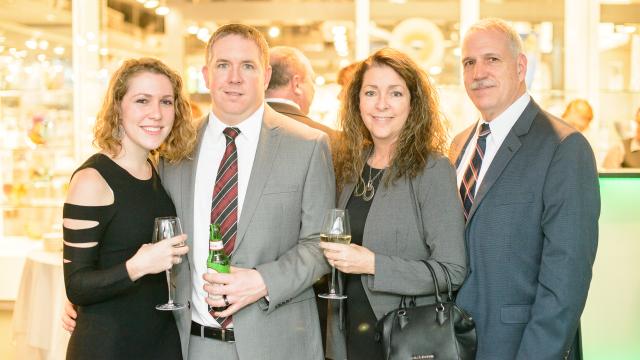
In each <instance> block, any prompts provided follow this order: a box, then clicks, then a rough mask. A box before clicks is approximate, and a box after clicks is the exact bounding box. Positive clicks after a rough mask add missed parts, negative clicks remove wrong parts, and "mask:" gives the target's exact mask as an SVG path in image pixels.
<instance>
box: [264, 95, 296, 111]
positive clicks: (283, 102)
mask: <svg viewBox="0 0 640 360" xmlns="http://www.w3.org/2000/svg"><path fill="white" fill-rule="evenodd" d="M264 101H266V102H268V103H270V102H272V103H281V104H287V105H291V106H293V107H295V108H296V109H298V110H302V109H301V108H300V105H298V104H296V103H295V102H293V101H291V100H289V99H283V98H266V99H265V100H264Z"/></svg>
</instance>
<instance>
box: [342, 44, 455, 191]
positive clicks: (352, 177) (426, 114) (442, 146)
mask: <svg viewBox="0 0 640 360" xmlns="http://www.w3.org/2000/svg"><path fill="white" fill-rule="evenodd" d="M373 66H388V67H390V68H392V69H393V70H394V71H395V72H396V73H397V74H398V75H399V76H400V77H401V78H402V79H403V80H404V81H405V83H406V85H407V88H408V89H409V94H410V95H411V100H410V103H409V106H410V112H409V116H408V117H407V121H406V122H405V124H404V126H403V127H402V130H401V131H400V135H399V136H398V140H397V142H396V144H395V146H394V150H393V154H392V157H391V163H390V164H389V168H388V171H386V172H385V174H384V183H385V185H389V184H390V183H393V182H394V181H396V180H398V179H401V178H403V177H408V178H414V177H415V176H416V175H418V173H420V171H422V169H424V167H425V165H426V163H427V159H428V157H429V155H430V154H431V153H438V154H444V153H445V151H446V143H447V137H446V132H445V128H444V126H443V124H442V118H441V113H440V110H439V105H438V98H437V93H436V90H435V89H434V87H433V86H432V85H431V82H430V81H429V78H428V76H427V74H426V73H425V72H424V71H423V70H421V69H420V68H419V67H418V65H417V64H416V63H415V62H414V61H413V60H411V59H410V58H409V56H407V55H406V54H404V53H402V52H400V51H398V50H394V49H391V48H385V49H381V50H378V51H376V52H375V53H374V54H373V55H371V56H369V58H367V59H366V60H364V61H363V62H361V63H360V64H359V66H358V68H357V69H356V71H355V73H354V75H353V79H352V80H351V82H350V83H349V87H348V88H347V93H346V98H345V101H344V102H343V104H342V108H341V110H340V124H341V127H342V132H341V134H340V139H339V141H338V146H337V150H336V154H335V161H334V167H335V171H336V181H337V183H338V188H342V187H343V186H344V184H346V183H349V182H355V181H356V179H357V178H358V177H359V176H360V172H361V171H362V168H363V166H364V163H365V161H367V159H365V154H367V153H369V151H370V149H371V146H372V145H373V139H372V138H371V134H370V133H369V130H368V129H367V128H366V127H365V125H364V122H363V121H362V115H361V114H360V93H361V89H362V82H363V78H364V75H365V73H366V72H367V70H368V69H369V68H371V67H373Z"/></svg>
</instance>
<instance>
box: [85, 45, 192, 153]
mask: <svg viewBox="0 0 640 360" xmlns="http://www.w3.org/2000/svg"><path fill="white" fill-rule="evenodd" d="M142 72H149V73H153V74H160V75H164V76H166V77H167V78H168V79H169V81H170V82H171V86H172V87H173V96H174V110H175V119H174V122H173V128H172V129H171V132H170V133H169V136H168V137H167V138H166V139H165V141H164V142H163V143H162V145H160V147H159V148H158V149H156V150H153V151H152V152H151V154H152V156H155V155H160V156H162V157H164V158H165V159H167V160H169V162H176V161H178V160H180V159H183V158H185V157H187V156H189V155H190V154H191V152H192V151H193V149H194V147H195V143H196V129H195V127H194V124H193V121H192V118H191V107H190V104H189V99H188V98H187V96H186V95H185V92H184V86H183V83H182V78H181V77H180V75H178V73H176V72H175V71H173V70H172V69H171V68H169V67H168V66H167V65H165V64H164V63H163V62H162V61H160V60H158V59H154V58H148V57H143V58H139V59H129V60H125V61H124V62H123V63H122V65H121V66H120V67H119V68H118V70H116V72H115V73H114V74H113V76H112V77H111V80H110V81H109V87H108V88H107V92H106V95H105V97H104V100H103V102H102V107H101V108H100V111H99V112H98V118H97V119H96V124H95V127H94V129H93V134H94V140H93V143H94V145H96V146H97V147H98V148H100V149H102V150H105V151H106V152H108V153H110V154H117V153H119V152H120V149H121V148H122V141H121V139H120V138H119V137H118V136H114V134H117V133H118V132H119V131H120V130H119V126H120V125H121V121H122V120H121V119H120V111H121V106H122V99H123V98H124V95H125V94H126V93H127V91H128V90H129V80H130V79H131V78H133V77H134V76H136V75H138V74H139V73H142Z"/></svg>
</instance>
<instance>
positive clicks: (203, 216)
mask: <svg viewBox="0 0 640 360" xmlns="http://www.w3.org/2000/svg"><path fill="white" fill-rule="evenodd" d="M263 114H264V105H262V106H260V107H259V108H258V110H256V112H254V113H253V114H252V115H251V116H249V117H248V118H247V119H246V120H244V121H242V122H241V123H239V124H238V125H235V126H234V127H237V128H238V129H240V134H239V135H238V136H237V137H236V139H235V143H236V149H237V153H238V219H240V213H241V212H242V205H243V204H244V197H245V195H246V193H247V187H248V185H249V176H250V175H251V169H252V168H253V159H254V158H255V154H256V149H257V147H258V140H259V138H260V129H261V127H262V116H263ZM227 127H228V126H227V125H226V124H224V123H223V122H221V121H220V120H219V119H218V118H217V117H216V116H215V115H214V114H213V112H210V113H209V120H208V123H207V127H206V129H205V130H204V135H203V137H202V145H200V152H199V154H198V159H197V169H196V181H195V194H194V199H193V236H194V238H193V259H192V260H193V264H191V277H192V280H193V281H192V282H193V288H192V290H191V309H192V311H191V319H192V320H193V321H195V322H197V323H199V324H202V325H205V326H215V327H220V325H219V324H218V323H217V322H216V321H215V320H214V319H213V317H211V315H209V311H208V307H207V303H206V302H205V300H204V299H205V297H206V296H207V293H206V292H205V291H204V289H203V286H204V284H205V282H204V279H202V275H203V274H204V273H206V272H207V257H208V256H209V224H210V223H211V201H212V196H213V187H214V185H215V183H216V175H217V174H218V167H219V165H220V161H221V160H222V156H223V155H224V150H225V148H226V147H227V141H226V138H225V136H224V134H223V133H222V131H223V130H224V129H225V128H227Z"/></svg>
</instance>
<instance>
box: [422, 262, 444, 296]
mask: <svg viewBox="0 0 640 360" xmlns="http://www.w3.org/2000/svg"><path fill="white" fill-rule="evenodd" d="M420 261H422V262H423V263H424V264H425V265H426V266H427V269H429V272H430V273H431V277H432V278H433V287H434V288H435V290H436V302H437V303H438V304H442V297H441V296H440V287H439V286H438V277H437V276H436V272H435V270H434V269H433V267H432V266H431V264H429V262H428V261H426V260H420ZM436 262H437V261H436Z"/></svg>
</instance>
